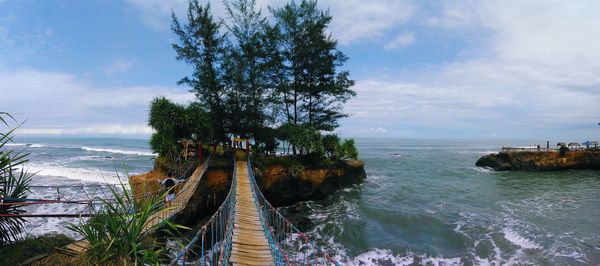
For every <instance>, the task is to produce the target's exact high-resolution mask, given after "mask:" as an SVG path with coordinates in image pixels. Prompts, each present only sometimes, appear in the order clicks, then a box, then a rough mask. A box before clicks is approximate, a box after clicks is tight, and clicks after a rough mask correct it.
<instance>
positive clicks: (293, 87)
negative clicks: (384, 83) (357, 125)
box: [271, 0, 356, 130]
mask: <svg viewBox="0 0 600 266" xmlns="http://www.w3.org/2000/svg"><path fill="white" fill-rule="evenodd" d="M271 12H272V14H273V15H274V16H275V19H276V21H277V28H278V29H279V31H280V39H279V40H280V42H281V43H280V45H279V47H280V54H281V56H282V58H283V62H282V66H281V68H282V74H281V75H282V76H281V78H280V81H281V83H280V86H279V87H278V88H279V90H278V95H279V97H280V99H281V102H282V103H284V105H285V117H286V120H287V122H288V123H292V124H296V125H298V124H302V125H306V126H308V127H311V128H314V129H317V130H333V129H335V128H336V127H338V126H339V123H338V120H339V119H340V118H343V117H347V116H348V115H347V114H344V113H343V112H342V104H343V103H345V102H346V101H347V100H348V99H350V98H351V97H353V96H355V95H356V93H355V92H354V91H352V90H351V89H350V87H351V86H352V85H354V81H353V80H350V79H349V72H348V71H339V70H338V68H339V67H341V66H342V65H343V64H344V62H345V61H346V60H348V57H347V56H346V55H345V54H344V53H342V52H341V51H339V50H338V49H337V42H336V41H335V40H334V39H333V37H332V36H331V35H330V34H328V33H327V31H326V30H327V27H328V25H329V23H330V22H331V19H332V17H331V15H329V13H328V12H323V11H321V10H319V9H318V8H317V2H316V1H311V0H302V1H301V2H300V4H299V5H298V4H297V3H296V2H294V1H292V2H291V3H288V4H286V5H285V6H283V7H281V8H278V9H271Z"/></svg>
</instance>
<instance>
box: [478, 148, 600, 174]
mask: <svg viewBox="0 0 600 266" xmlns="http://www.w3.org/2000/svg"><path fill="white" fill-rule="evenodd" d="M475 165H476V166H480V167H490V168H492V169H494V170H496V171H508V170H522V171H553V170H566V169H592V170H600V152H599V151H570V152H567V153H566V154H565V155H564V156H562V157H561V156H560V154H559V153H558V152H537V151H535V152H526V151H519V152H500V153H495V154H489V155H485V156H483V157H481V158H479V160H477V162H476V163H475Z"/></svg>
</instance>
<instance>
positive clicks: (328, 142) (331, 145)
mask: <svg viewBox="0 0 600 266" xmlns="http://www.w3.org/2000/svg"><path fill="white" fill-rule="evenodd" d="M339 146H340V138H339V137H338V136H337V135H335V134H332V135H325V136H323V149H324V150H325V153H327V155H328V156H329V157H335V156H336V150H337V149H339Z"/></svg>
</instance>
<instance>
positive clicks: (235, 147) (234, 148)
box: [232, 139, 237, 156]
mask: <svg viewBox="0 0 600 266" xmlns="http://www.w3.org/2000/svg"><path fill="white" fill-rule="evenodd" d="M232 145H233V156H236V155H237V141H236V140H235V139H234V140H233V143H232Z"/></svg>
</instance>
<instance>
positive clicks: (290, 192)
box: [255, 160, 366, 206]
mask: <svg viewBox="0 0 600 266" xmlns="http://www.w3.org/2000/svg"><path fill="white" fill-rule="evenodd" d="M255 172H256V173H257V175H256V179H257V182H258V184H259V186H260V188H261V191H262V193H263V194H264V195H265V197H266V198H267V200H268V201H269V202H270V203H271V204H273V205H274V206H285V205H290V204H294V203H296V202H299V201H306V200H318V199H323V198H325V197H327V196H328V195H330V194H332V193H335V191H337V190H338V189H340V188H342V187H346V186H348V185H351V184H357V183H361V182H362V181H363V180H364V179H365V178H366V173H365V169H364V163H362V162H361V161H357V160H347V161H345V162H344V164H343V165H342V166H340V167H335V168H332V169H303V170H302V171H301V173H300V174H299V175H297V176H294V174H293V173H291V172H290V170H289V169H288V168H287V167H285V166H283V165H271V166H268V167H266V168H265V169H264V171H263V172H262V173H259V171H255Z"/></svg>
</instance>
